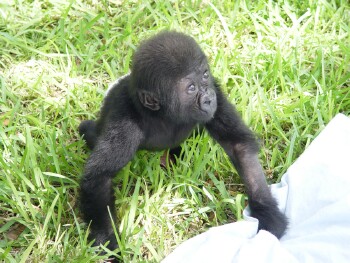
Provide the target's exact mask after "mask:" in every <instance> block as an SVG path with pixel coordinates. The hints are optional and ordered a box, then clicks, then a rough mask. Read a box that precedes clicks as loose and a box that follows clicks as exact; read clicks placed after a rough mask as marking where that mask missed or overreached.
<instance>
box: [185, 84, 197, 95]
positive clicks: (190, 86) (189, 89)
mask: <svg viewBox="0 0 350 263" xmlns="http://www.w3.org/2000/svg"><path fill="white" fill-rule="evenodd" d="M187 91H188V92H189V93H193V92H195V91H196V86H195V85H194V84H191V85H189V86H188V87H187Z"/></svg>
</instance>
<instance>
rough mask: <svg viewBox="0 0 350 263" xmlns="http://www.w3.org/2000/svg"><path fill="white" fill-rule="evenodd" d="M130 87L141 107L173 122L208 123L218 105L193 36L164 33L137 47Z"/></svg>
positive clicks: (204, 58) (210, 79) (203, 56)
mask: <svg viewBox="0 0 350 263" xmlns="http://www.w3.org/2000/svg"><path fill="white" fill-rule="evenodd" d="M130 89H131V91H132V93H133V97H135V98H138V99H139V102H141V105H143V107H145V108H146V109H148V110H150V111H154V112H155V114H157V116H164V117H165V118H167V119H168V120H172V121H175V122H184V123H198V122H200V123H204V122H207V121H209V120H210V119H212V118H213V116H214V113H215V111H216V107H217V102H216V93H215V87H214V79H213V77H212V75H211V73H210V68H209V65H208V62H207V58H206V56H205V55H204V53H203V51H202V50H201V49H200V47H199V46H198V44H197V43H196V42H195V41H194V39H193V38H191V37H189V36H187V35H184V34H181V33H177V32H163V33H161V34H158V35H156V36H155V37H153V38H150V39H148V40H147V41H145V42H144V43H143V44H142V45H141V46H140V48H139V49H138V50H137V51H136V53H135V55H134V58H133V65H132V70H131V85H130Z"/></svg>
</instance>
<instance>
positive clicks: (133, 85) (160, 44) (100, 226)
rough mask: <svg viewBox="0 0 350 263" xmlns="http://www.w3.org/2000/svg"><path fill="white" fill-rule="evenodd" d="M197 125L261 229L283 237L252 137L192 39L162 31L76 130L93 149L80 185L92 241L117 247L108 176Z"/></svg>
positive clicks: (172, 142)
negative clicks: (232, 173)
mask: <svg viewBox="0 0 350 263" xmlns="http://www.w3.org/2000/svg"><path fill="white" fill-rule="evenodd" d="M197 125H200V126H201V127H204V128H206V129H207V131H208V132H209V134H210V135H211V136H212V137H213V138H214V139H215V140H216V141H217V142H218V143H219V144H220V145H221V146H222V147H223V149H224V150H225V152H226V153H227V155H228V156H229V157H230V160H231V161H232V163H233V164H234V165H235V167H236V168H237V171H238V172H239V174H240V176H241V178H242V180H243V182H244V184H245V186H246V189H247V194H248V198H249V205H250V208H251V213H252V216H254V217H256V218H257V219H258V220H259V229H265V230H268V231H270V232H271V233H272V234H274V235H276V236H277V237H281V236H282V235H283V234H284V232H285V230H286V227H287V219H286V217H285V216H284V215H283V214H282V213H281V212H280V211H279V210H278V207H277V203H276V201H275V199H273V197H272V195H271V193H270V190H269V188H268V186H267V183H266V180H265V176H264V173H263V171H262V168H261V165H260V163H259V161H258V157H257V153H258V149H259V147H258V144H257V142H256V139H255V136H254V135H253V133H252V132H251V131H250V130H249V129H248V128H247V126H246V125H245V124H244V123H243V121H242V120H241V118H240V117H239V115H238V113H237V111H236V110H235V108H234V106H233V105H231V104H230V103H229V102H228V101H227V99H226V97H225V96H224V95H223V93H222V91H221V89H220V87H219V85H218V84H217V82H216V81H215V79H214V78H213V76H212V74H211V72H210V68H209V65H208V62H207V58H206V56H205V55H204V53H203V51H202V50H201V49H200V47H199V46H198V44H197V43H196V42H195V41H194V40H193V38H191V37H189V36H187V35H184V34H182V33H177V32H162V33H160V34H158V35H156V36H154V37H152V38H150V39H149V40H147V41H145V42H143V43H142V44H141V46H140V47H139V48H138V50H137V51H136V53H135V55H134V57H133V62H132V69H131V73H130V75H128V76H126V77H124V78H123V79H121V80H120V81H118V82H117V83H116V84H115V85H114V86H113V87H112V88H111V90H110V91H109V92H108V94H107V96H106V98H105V100H104V103H103V105H102V108H101V113H100V117H99V119H98V120H97V121H91V120H88V121H83V122H82V123H81V124H80V126H79V132H80V134H81V135H83V136H84V139H85V140H86V141H87V144H88V146H89V147H90V148H91V149H92V153H91V155H90V157H89V158H88V160H87V163H86V166H85V171H84V174H83V176H82V179H81V184H80V189H81V192H80V200H81V210H82V212H83V215H84V220H85V221H86V222H87V223H89V222H91V226H90V236H89V238H90V239H91V240H95V241H94V244H95V245H99V244H104V243H106V242H107V241H109V244H108V247H109V248H110V249H115V248H117V243H116V238H115V236H114V233H113V229H112V224H111V221H110V219H109V213H108V208H109V210H110V211H111V214H112V215H113V216H115V200H114V194H113V184H112V179H113V177H114V176H115V175H116V174H117V173H118V172H119V171H120V169H122V168H123V167H124V166H125V165H126V164H127V163H128V162H129V161H130V160H131V159H132V158H133V156H134V155H135V153H136V151H137V150H139V149H149V150H161V149H167V148H170V149H171V148H175V147H177V146H178V145H179V144H180V143H181V142H182V141H183V140H185V139H186V138H187V137H188V135H189V134H190V133H191V131H192V130H193V129H194V128H195V127H197Z"/></svg>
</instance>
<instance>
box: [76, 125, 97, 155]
mask: <svg viewBox="0 0 350 263" xmlns="http://www.w3.org/2000/svg"><path fill="white" fill-rule="evenodd" d="M79 134H80V135H81V136H84V140H85V141H86V144H87V146H88V147H89V148H90V149H91V150H92V149H93V148H94V147H95V145H96V140H97V134H96V122H95V121H92V120H87V121H82V122H81V123H80V125H79Z"/></svg>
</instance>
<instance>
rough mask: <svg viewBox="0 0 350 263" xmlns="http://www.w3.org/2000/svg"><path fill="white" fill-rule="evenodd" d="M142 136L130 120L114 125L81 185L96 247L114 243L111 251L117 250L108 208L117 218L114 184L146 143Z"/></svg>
mask: <svg viewBox="0 0 350 263" xmlns="http://www.w3.org/2000/svg"><path fill="white" fill-rule="evenodd" d="M142 137H143V135H142V132H141V130H140V129H139V128H138V126H137V125H136V124H135V123H133V122H131V121H130V120H124V121H118V123H116V122H112V121H111V122H110V124H109V125H108V127H107V128H105V129H104V131H103V132H102V134H101V136H100V137H99V138H98V141H97V144H96V146H95V148H94V150H93V152H92V153H91V155H90V157H89V159H88V161H87V163H86V166H85V172H84V175H83V177H82V180H81V185H80V187H81V188H80V191H81V192H80V198H81V200H80V204H81V211H82V212H83V215H84V220H85V222H88V223H89V222H91V225H90V236H89V240H93V239H95V243H94V245H99V244H104V243H106V242H107V241H110V243H109V245H108V248H109V249H112V250H113V249H115V248H117V247H118V246H117V242H116V239H115V235H114V232H113V228H112V223H111V219H110V216H109V212H108V208H109V210H110V213H111V215H112V217H113V218H114V216H115V204H114V201H115V198H114V191H113V183H112V180H113V178H114V176H115V175H116V174H117V173H118V171H120V170H121V169H122V168H123V167H124V166H125V165H126V164H127V163H128V162H129V161H130V160H131V159H132V158H133V156H134V154H135V152H136V151H137V149H138V146H139V145H140V143H141V141H142Z"/></svg>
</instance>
